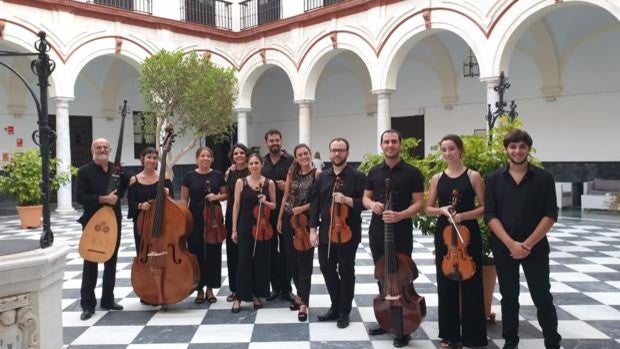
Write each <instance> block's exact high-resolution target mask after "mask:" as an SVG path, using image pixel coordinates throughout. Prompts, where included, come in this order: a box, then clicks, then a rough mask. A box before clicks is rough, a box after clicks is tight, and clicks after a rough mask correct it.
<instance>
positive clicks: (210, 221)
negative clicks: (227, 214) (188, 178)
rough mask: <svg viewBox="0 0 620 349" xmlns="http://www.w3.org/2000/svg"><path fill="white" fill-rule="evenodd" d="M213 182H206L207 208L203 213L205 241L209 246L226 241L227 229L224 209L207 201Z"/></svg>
mask: <svg viewBox="0 0 620 349" xmlns="http://www.w3.org/2000/svg"><path fill="white" fill-rule="evenodd" d="M212 189H213V188H212V187H211V181H209V180H206V181H205V208H204V210H203V212H202V216H203V218H204V223H205V228H204V233H203V234H204V241H205V243H207V244H210V245H214V244H221V243H222V241H224V240H226V234H227V232H226V227H224V215H223V214H222V207H221V206H220V205H218V204H217V203H214V202H212V201H209V200H207V195H208V194H209V193H211V191H212Z"/></svg>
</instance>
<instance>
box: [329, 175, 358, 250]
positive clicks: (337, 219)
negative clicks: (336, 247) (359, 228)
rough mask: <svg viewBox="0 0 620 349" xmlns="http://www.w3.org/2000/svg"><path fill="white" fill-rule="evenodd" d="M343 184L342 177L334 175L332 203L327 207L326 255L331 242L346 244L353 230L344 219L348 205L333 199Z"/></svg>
mask: <svg viewBox="0 0 620 349" xmlns="http://www.w3.org/2000/svg"><path fill="white" fill-rule="evenodd" d="M343 186H344V184H343V183H342V178H340V177H339V176H336V180H335V182H334V189H333V190H332V204H331V207H330V209H329V214H330V222H329V241H328V243H327V257H328V258H329V253H330V250H331V244H332V243H334V244H346V243H347V242H349V241H351V238H352V237H353V232H352V231H351V227H349V225H348V224H347V222H346V220H347V218H348V217H349V206H347V205H345V204H341V203H337V202H335V200H334V194H335V193H336V192H340V190H342V187H343Z"/></svg>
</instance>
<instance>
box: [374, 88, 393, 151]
mask: <svg viewBox="0 0 620 349" xmlns="http://www.w3.org/2000/svg"><path fill="white" fill-rule="evenodd" d="M392 92H394V90H390V89H385V90H375V91H372V93H374V94H376V95H377V142H376V143H375V144H376V145H377V152H381V134H382V133H383V132H384V131H386V130H389V129H391V128H392V115H391V113H390V98H391V97H390V96H391V94H392Z"/></svg>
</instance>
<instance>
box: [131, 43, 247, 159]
mask: <svg viewBox="0 0 620 349" xmlns="http://www.w3.org/2000/svg"><path fill="white" fill-rule="evenodd" d="M140 95H141V96H142V100H143V101H144V103H145V104H146V107H147V110H146V111H145V113H144V117H145V118H147V120H148V119H149V118H150V120H153V124H155V125H156V126H155V135H159V134H161V130H162V127H164V126H165V125H166V124H168V123H172V124H173V125H174V126H175V130H176V133H177V134H178V135H180V136H184V137H187V138H188V139H190V142H189V144H188V145H187V146H185V147H184V148H183V149H181V150H180V151H178V152H176V155H174V156H172V157H171V159H170V160H169V161H168V166H169V167H172V166H173V165H174V164H175V163H176V162H177V161H178V160H179V158H180V157H181V156H183V155H184V154H185V153H187V152H188V151H190V150H191V149H192V148H194V147H195V146H196V144H198V143H199V140H200V139H201V138H203V137H207V136H219V135H222V134H225V133H227V132H228V131H230V129H231V128H232V127H233V125H234V122H235V120H234V118H233V107H234V105H235V101H236V98H237V78H236V77H235V73H234V70H233V69H226V68H221V67H217V66H215V65H214V64H213V63H211V62H210V61H209V60H208V59H206V58H205V57H203V56H200V55H198V54H197V53H196V52H190V53H185V52H182V51H176V52H168V51H165V50H162V51H159V52H158V53H156V54H155V55H153V56H151V57H149V58H147V59H145V61H144V62H143V63H142V66H141V75H140ZM156 138H157V137H156ZM156 145H157V147H158V149H159V144H158V142H157V140H156Z"/></svg>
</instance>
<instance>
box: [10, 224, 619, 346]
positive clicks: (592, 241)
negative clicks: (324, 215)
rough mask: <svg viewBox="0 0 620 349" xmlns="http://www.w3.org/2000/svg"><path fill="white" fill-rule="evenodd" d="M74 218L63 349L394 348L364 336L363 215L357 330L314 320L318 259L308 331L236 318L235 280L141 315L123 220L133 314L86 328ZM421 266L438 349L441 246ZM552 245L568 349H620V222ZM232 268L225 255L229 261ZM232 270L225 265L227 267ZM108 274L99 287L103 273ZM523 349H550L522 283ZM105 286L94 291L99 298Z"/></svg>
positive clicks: (272, 320)
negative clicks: (206, 298) (204, 296)
mask: <svg viewBox="0 0 620 349" xmlns="http://www.w3.org/2000/svg"><path fill="white" fill-rule="evenodd" d="M76 218H77V213H76V214H73V215H53V217H52V230H53V232H54V234H55V243H56V244H66V245H68V246H70V247H71V252H70V253H69V255H68V259H67V266H66V268H65V275H64V284H63V300H62V307H63V316H62V319H63V328H64V333H63V336H64V344H65V347H68V348H130V349H138V348H166V349H177V348H179V349H181V348H203V347H204V348H213V349H217V348H233V349H234V348H249V349H262V348H265V349H278V348H283V349H290V348H293V347H294V348H296V349H310V348H312V349H319V348H321V349H322V348H336V347H342V348H376V349H381V348H391V347H392V340H391V339H392V337H391V336H390V335H383V336H378V337H369V336H368V334H367V332H366V330H367V328H368V327H370V326H373V325H375V318H374V313H373V308H372V298H373V297H374V295H375V293H376V292H377V287H376V283H375V280H374V277H373V272H374V267H373V264H372V259H371V257H370V250H369V248H368V238H367V229H368V223H369V218H370V217H369V215H368V214H367V213H365V214H364V237H363V240H362V244H361V245H360V248H359V250H358V253H357V260H356V286H355V301H354V304H353V305H354V308H353V311H352V314H351V325H350V326H349V327H348V328H346V329H338V328H337V327H336V324H335V323H333V322H328V323H322V322H318V321H317V320H316V315H317V314H320V313H322V312H324V311H325V310H327V308H328V307H329V305H330V301H329V296H328V295H327V290H326V288H325V285H324V282H323V277H322V275H321V273H320V271H319V267H318V259H317V256H315V268H314V275H313V277H312V294H311V298H310V303H311V309H310V315H309V321H307V322H305V323H300V322H298V321H297V312H294V311H290V310H289V309H288V304H287V303H286V302H284V301H280V300H279V301H272V302H264V303H265V307H264V308H262V309H259V310H254V309H253V308H252V306H251V303H247V304H245V303H244V304H243V306H242V311H241V312H240V313H238V314H233V313H231V312H230V306H231V303H229V302H226V299H225V298H226V295H228V293H229V292H228V288H227V286H226V285H227V284H228V280H227V278H226V270H224V271H223V275H224V276H223V277H224V286H223V287H222V288H221V289H219V290H218V292H217V299H218V300H217V302H216V303H213V304H207V303H205V304H201V305H197V304H194V302H193V297H190V298H188V299H186V300H185V301H183V302H181V303H179V304H175V305H171V306H169V308H168V309H167V311H163V310H162V309H160V308H159V307H151V306H147V305H142V304H140V302H139V299H138V298H137V297H136V295H135V293H134V292H133V290H132V287H131V282H130V273H131V263H132V260H133V257H134V256H135V249H134V246H133V245H134V244H133V236H132V230H131V229H132V228H131V222H130V221H128V220H124V222H123V227H122V240H121V247H120V252H119V259H118V272H117V282H116V288H115V296H116V298H117V301H118V302H119V303H120V304H122V305H123V306H124V307H125V309H124V310H123V311H118V312H113V311H112V312H107V311H102V310H100V309H97V311H96V313H95V315H94V316H93V317H92V318H91V319H89V320H88V321H80V319H79V317H80V312H81V309H80V305H79V289H80V283H81V271H82V259H81V258H80V256H79V254H78V252H77V245H78V242H79V238H80V234H81V230H80V226H79V225H78V223H77V222H76ZM39 235H40V229H37V230H28V231H24V230H20V229H19V224H18V220H17V217H14V216H5V217H2V219H1V222H0V240H2V239H5V238H15V237H18V238H24V239H38V238H39ZM414 239H415V245H414V253H413V257H414V260H415V261H416V263H417V265H418V268H419V270H420V276H419V277H418V279H417V280H416V281H415V287H416V290H417V291H418V293H420V294H422V295H423V296H425V297H426V302H427V305H428V314H427V316H426V318H425V320H424V322H423V323H422V325H421V327H420V328H419V329H418V330H417V331H416V332H415V333H414V334H413V336H412V337H413V340H412V341H411V342H410V344H409V347H411V348H437V347H439V339H438V338H437V294H436V289H435V287H436V285H435V267H434V266H433V241H432V237H430V236H422V235H421V234H420V233H419V232H417V231H416V232H415V237H414ZM549 239H550V241H551V249H552V252H551V281H552V292H553V295H554V300H555V304H556V306H557V310H558V316H559V320H560V321H559V332H560V334H561V335H562V337H563V338H564V340H563V342H562V345H563V347H564V348H620V219H618V218H617V217H616V218H614V217H612V218H611V220H608V221H602V220H598V221H588V220H581V219H573V218H567V219H560V221H559V222H558V223H557V224H556V225H555V226H554V228H553V230H552V231H551V232H550V233H549ZM0 243H1V241H0ZM222 253H223V258H224V259H225V258H226V254H225V251H222ZM223 265H225V263H223ZM102 269H103V268H102V267H100V277H101V274H102V272H101V270H102ZM521 281H522V282H521V284H522V294H521V298H520V303H521V311H520V320H521V323H520V336H521V343H520V347H521V348H528V349H529V348H532V349H536V348H543V347H544V345H543V340H542V333H541V331H540V327H539V325H538V322H537V320H536V309H535V307H534V305H533V303H532V300H531V298H530V297H529V293H528V292H527V284H526V283H525V280H524V278H523V277H522V280H521ZM100 286H101V280H99V283H98V288H97V289H96V293H97V297H99V296H100V293H101V288H100ZM499 299H500V295H499V293H498V289H497V287H496V290H495V300H494V305H493V311H494V312H495V313H496V314H497V319H498V320H499V321H498V322H497V323H495V324H489V325H488V335H489V338H490V341H489V348H497V347H500V348H501V347H502V345H503V340H502V339H501V312H500V308H499Z"/></svg>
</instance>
